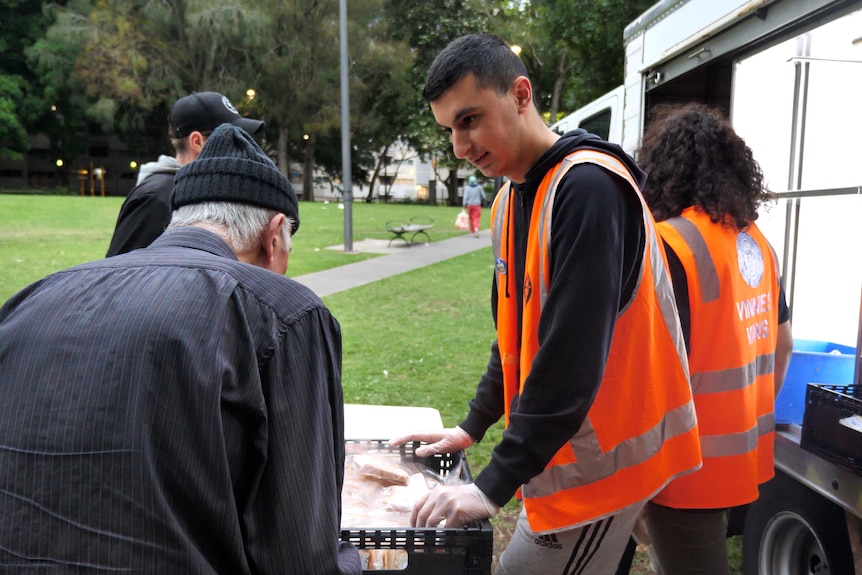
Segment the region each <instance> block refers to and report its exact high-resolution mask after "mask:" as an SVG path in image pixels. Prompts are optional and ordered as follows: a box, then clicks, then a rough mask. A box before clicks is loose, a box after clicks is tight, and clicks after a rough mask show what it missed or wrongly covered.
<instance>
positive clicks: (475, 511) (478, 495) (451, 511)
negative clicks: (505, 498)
mask: <svg viewBox="0 0 862 575" xmlns="http://www.w3.org/2000/svg"><path fill="white" fill-rule="evenodd" d="M499 510H500V507H499V506H498V505H497V504H496V503H494V502H493V501H491V500H490V499H488V498H487V497H486V496H485V494H484V493H482V491H481V490H480V489H479V488H478V487H476V484H475V483H468V484H467V485H452V486H448V487H447V486H442V485H441V486H440V487H436V488H434V489H432V490H431V491H429V492H428V494H427V495H425V496H424V497H422V499H420V500H419V501H417V502H416V505H414V506H413V513H412V514H411V515H410V524H411V525H412V526H413V527H437V526H438V525H440V522H441V521H443V520H444V519H445V520H446V526H448V527H460V526H461V525H464V524H465V523H469V522H470V521H473V520H474V519H486V518H491V517H494V516H495V515H497V512H498V511H499Z"/></svg>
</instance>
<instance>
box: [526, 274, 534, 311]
mask: <svg viewBox="0 0 862 575" xmlns="http://www.w3.org/2000/svg"><path fill="white" fill-rule="evenodd" d="M532 295H533V282H531V281H530V276H529V274H527V276H526V277H525V278H524V305H527V304H528V303H530V297H532Z"/></svg>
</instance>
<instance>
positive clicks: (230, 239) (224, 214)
mask: <svg viewBox="0 0 862 575" xmlns="http://www.w3.org/2000/svg"><path fill="white" fill-rule="evenodd" d="M278 213H279V212H276V211H275V210H270V209H266V208H259V207H257V206H252V205H249V204H238V203H235V202H202V203H199V204H188V205H185V206H180V207H179V208H177V209H176V210H174V213H173V215H172V217H171V223H170V224H169V225H168V229H172V228H181V227H185V226H193V225H195V224H210V225H215V226H217V227H219V228H221V230H220V231H221V235H222V237H224V240H225V241H226V242H227V243H228V244H229V245H230V246H231V248H233V250H234V251H236V252H246V251H249V250H251V249H253V248H254V247H255V243H257V242H259V241H260V239H261V236H262V235H263V232H264V230H266V227H267V225H269V222H270V220H272V218H273V217H275V216H276V215H277V214H278ZM285 217H286V216H285ZM286 218H287V219H286V222H287V225H284V226H282V228H281V230H282V232H281V233H282V239H283V241H284V245H285V247H286V248H287V249H288V250H290V244H291V239H290V230H292V229H293V224H294V222H293V219H292V218H289V217H286Z"/></svg>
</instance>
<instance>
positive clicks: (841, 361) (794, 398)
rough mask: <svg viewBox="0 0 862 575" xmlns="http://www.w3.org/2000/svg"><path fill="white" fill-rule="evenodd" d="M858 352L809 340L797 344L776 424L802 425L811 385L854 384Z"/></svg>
mask: <svg viewBox="0 0 862 575" xmlns="http://www.w3.org/2000/svg"><path fill="white" fill-rule="evenodd" d="M855 367H856V350H855V349H854V348H852V347H849V346H846V345H839V344H837V343H830V342H828V341H815V340H809V339H794V340H793V356H792V357H791V358H790V365H789V366H788V368H787V376H786V377H785V378H784V385H783V386H782V388H781V392H780V393H779V394H778V398H777V399H776V400H775V422H776V423H796V424H798V425H802V416H803V414H804V413H805V390H806V388H807V386H808V384H809V383H830V384H834V385H851V384H853V373H854V369H855Z"/></svg>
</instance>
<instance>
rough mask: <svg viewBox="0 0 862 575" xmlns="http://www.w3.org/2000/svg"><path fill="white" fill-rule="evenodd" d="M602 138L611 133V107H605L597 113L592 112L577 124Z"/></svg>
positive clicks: (605, 138) (606, 137) (604, 138)
mask: <svg viewBox="0 0 862 575" xmlns="http://www.w3.org/2000/svg"><path fill="white" fill-rule="evenodd" d="M578 127H579V128H583V129H584V130H586V131H587V132H590V133H591V134H595V135H596V136H598V137H599V138H601V139H602V140H607V139H608V136H610V133H611V109H610V108H605V109H604V110H602V111H601V112H599V113H598V114H593V115H592V116H590V117H589V118H587V119H585V120H584V121H583V122H581V124H580V125H579V126H578Z"/></svg>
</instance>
